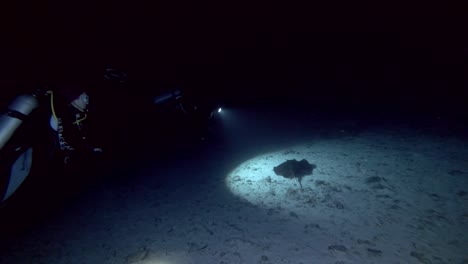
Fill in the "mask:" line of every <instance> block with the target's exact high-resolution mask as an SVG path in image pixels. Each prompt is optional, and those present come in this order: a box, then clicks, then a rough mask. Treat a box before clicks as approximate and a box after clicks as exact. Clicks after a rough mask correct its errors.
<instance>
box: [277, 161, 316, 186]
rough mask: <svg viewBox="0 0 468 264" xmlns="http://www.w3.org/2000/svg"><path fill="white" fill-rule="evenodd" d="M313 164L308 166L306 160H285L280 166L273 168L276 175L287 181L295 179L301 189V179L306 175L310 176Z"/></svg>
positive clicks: (313, 167)
mask: <svg viewBox="0 0 468 264" xmlns="http://www.w3.org/2000/svg"><path fill="white" fill-rule="evenodd" d="M316 167H317V166H315V165H314V164H310V163H309V162H308V161H307V160H305V159H302V160H301V161H297V160H295V159H293V160H287V161H285V162H283V163H281V164H280V165H278V166H276V167H274V168H273V171H274V172H275V173H276V175H280V176H283V177H285V178H288V179H294V178H296V179H297V181H298V182H299V185H300V186H301V188H302V178H303V177H304V176H306V175H311V174H312V171H313V170H314V169H315V168H316Z"/></svg>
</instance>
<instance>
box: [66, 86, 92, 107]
mask: <svg viewBox="0 0 468 264" xmlns="http://www.w3.org/2000/svg"><path fill="white" fill-rule="evenodd" d="M60 90H61V93H62V96H63V98H64V100H65V102H66V103H67V104H71V105H72V106H73V107H75V108H77V109H78V110H80V111H85V110H86V109H87V108H88V105H89V93H88V89H87V86H86V85H83V84H66V85H63V86H62V87H61V88H60Z"/></svg>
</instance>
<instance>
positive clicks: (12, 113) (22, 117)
mask: <svg viewBox="0 0 468 264" xmlns="http://www.w3.org/2000/svg"><path fill="white" fill-rule="evenodd" d="M6 114H7V115H8V116H11V117H14V118H17V119H19V120H21V121H24V120H26V118H27V117H28V116H27V115H25V114H23V113H21V112H19V111H16V110H10V109H8V112H7V113H6Z"/></svg>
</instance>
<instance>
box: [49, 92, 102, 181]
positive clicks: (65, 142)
mask: <svg viewBox="0 0 468 264" xmlns="http://www.w3.org/2000/svg"><path fill="white" fill-rule="evenodd" d="M57 93H58V96H59V100H58V102H56V104H52V107H51V108H52V109H51V110H52V115H51V118H50V127H51V128H52V129H53V130H54V131H53V132H52V135H53V137H54V138H55V144H54V145H55V149H54V150H53V151H52V153H53V156H54V160H55V162H57V163H58V164H57V166H62V167H63V169H65V171H62V172H63V173H65V174H68V173H74V172H79V171H82V170H83V169H85V168H87V167H89V166H90V165H92V163H93V162H94V161H95V159H96V158H98V157H99V153H102V149H101V148H99V147H96V146H94V144H93V138H92V135H91V134H90V122H89V117H88V105H89V102H90V96H89V94H88V92H87V90H86V89H85V88H84V86H81V85H67V86H66V87H64V88H62V89H61V90H58V91H57ZM56 107H57V108H56Z"/></svg>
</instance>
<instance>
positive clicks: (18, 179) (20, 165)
mask: <svg viewBox="0 0 468 264" xmlns="http://www.w3.org/2000/svg"><path fill="white" fill-rule="evenodd" d="M38 96H39V93H34V94H23V95H19V96H17V97H16V98H15V99H14V100H13V101H12V102H11V103H10V105H9V106H8V107H7V109H6V111H4V112H3V114H2V115H0V203H1V202H3V201H5V200H6V199H7V198H8V197H10V196H11V195H12V194H13V193H14V192H15V191H16V190H17V189H18V188H19V186H20V185H21V184H22V183H23V182H24V180H25V179H26V178H27V177H28V176H29V174H30V172H31V167H32V159H33V147H32V145H31V144H30V138H24V135H23V134H22V133H20V134H22V135H20V136H19V137H18V136H16V135H17V134H18V132H19V130H22V129H21V127H22V125H23V124H24V123H25V121H29V120H28V119H29V117H30V115H31V113H32V112H33V111H34V110H35V109H37V108H38V107H39V105H40V103H39V99H38ZM22 131H23V130H22Z"/></svg>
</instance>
